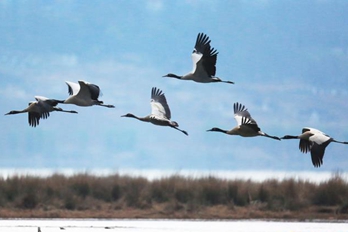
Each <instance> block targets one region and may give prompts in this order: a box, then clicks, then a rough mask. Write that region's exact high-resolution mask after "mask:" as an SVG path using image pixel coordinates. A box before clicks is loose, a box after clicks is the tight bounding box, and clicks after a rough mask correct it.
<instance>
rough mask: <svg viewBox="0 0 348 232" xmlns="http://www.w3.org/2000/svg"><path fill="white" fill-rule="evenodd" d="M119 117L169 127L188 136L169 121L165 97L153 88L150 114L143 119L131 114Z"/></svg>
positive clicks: (175, 123)
mask: <svg viewBox="0 0 348 232" xmlns="http://www.w3.org/2000/svg"><path fill="white" fill-rule="evenodd" d="M121 117H128V118H135V119H138V120H140V121H143V122H150V123H152V124H155V125H158V126H169V127H171V128H174V129H176V130H178V131H181V132H182V133H184V134H185V135H188V133H187V132H186V131H184V130H181V129H179V128H178V127H179V124H178V123H177V122H175V121H171V120H170V118H171V113H170V109H169V106H168V104H167V100H166V97H165V96H164V93H163V92H162V91H161V90H160V89H158V88H156V87H153V88H152V90H151V114H150V115H148V116H145V117H137V116H135V115H133V114H130V113H128V114H125V115H122V116H121Z"/></svg>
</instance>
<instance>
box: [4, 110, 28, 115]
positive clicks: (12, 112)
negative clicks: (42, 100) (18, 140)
mask: <svg viewBox="0 0 348 232" xmlns="http://www.w3.org/2000/svg"><path fill="white" fill-rule="evenodd" d="M26 112H27V111H26V110H11V111H10V112H8V113H7V114H5V115H10V114H21V113H26Z"/></svg>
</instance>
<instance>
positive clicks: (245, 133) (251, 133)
mask: <svg viewBox="0 0 348 232" xmlns="http://www.w3.org/2000/svg"><path fill="white" fill-rule="evenodd" d="M233 108H234V118H235V120H236V121H237V126H236V127H234V128H233V129H231V130H222V129H220V128H217V127H214V128H212V129H210V130H207V131H216V132H222V133H225V134H228V135H240V136H242V137H255V136H264V137H267V138H271V139H276V140H280V138H279V137H277V136H271V135H268V134H266V133H265V132H262V131H261V129H260V128H259V126H258V125H257V123H256V121H255V120H254V119H253V118H252V117H251V116H250V113H249V112H248V110H247V108H246V107H245V106H244V105H242V104H240V103H238V102H236V103H234V105H233Z"/></svg>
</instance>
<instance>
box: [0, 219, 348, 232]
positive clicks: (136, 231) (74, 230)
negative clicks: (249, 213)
mask: <svg viewBox="0 0 348 232" xmlns="http://www.w3.org/2000/svg"><path fill="white" fill-rule="evenodd" d="M39 227H40V229H41V232H53V231H60V232H63V231H64V232H82V231H84V232H97V231H103V232H112V231H115V232H116V231H117V232H123V231H124V232H159V231H165V232H179V231H180V232H185V231H187V232H196V231H197V232H208V231H209V232H210V231H214V232H215V231H216V232H218V231H219V232H220V231H222V232H224V231H226V232H227V231H233V232H328V231H330V232H346V231H347V232H348V222H347V221H345V222H342V221H340V222H337V221H335V222H280V221H259V220H241V221H234V220H222V221H209V220H208V221H201V220H90V219H87V220H45V219H40V220H37V219H33V220H29V219H28V220H22V219H19V220H7V219H4V220H0V231H3V232H37V231H38V228H39Z"/></svg>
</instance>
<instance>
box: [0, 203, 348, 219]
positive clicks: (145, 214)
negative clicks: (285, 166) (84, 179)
mask: <svg viewBox="0 0 348 232" xmlns="http://www.w3.org/2000/svg"><path fill="white" fill-rule="evenodd" d="M165 208H166V206H165V205H155V207H153V208H150V209H145V210H142V209H135V208H126V209H118V210H111V209H105V210H98V209H96V210H59V209H58V210H57V209H54V210H43V209H35V210H23V209H0V218H1V220H7V219H11V220H15V219H43V220H44V219H57V220H59V219H76V220H78V219H96V220H115V219H117V220H123V219H128V220H132V219H134V220H140V219H144V220H210V221H215V220H216V221H219V220H263V221H294V222H340V223H346V222H348V214H337V213H335V208H334V207H330V208H328V207H310V208H309V209H306V210H301V211H281V212H274V211H264V210H258V209H251V208H250V207H235V208H234V209H230V208H229V207H228V206H222V205H219V206H212V207H206V208H204V209H201V210H197V211H194V212H188V211H185V210H177V211H172V210H169V211H166V210H165ZM321 211H326V212H321Z"/></svg>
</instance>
